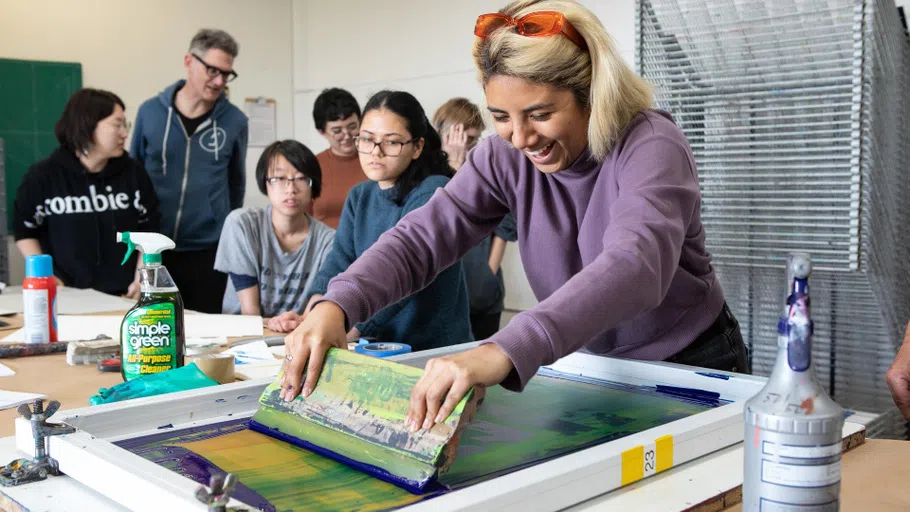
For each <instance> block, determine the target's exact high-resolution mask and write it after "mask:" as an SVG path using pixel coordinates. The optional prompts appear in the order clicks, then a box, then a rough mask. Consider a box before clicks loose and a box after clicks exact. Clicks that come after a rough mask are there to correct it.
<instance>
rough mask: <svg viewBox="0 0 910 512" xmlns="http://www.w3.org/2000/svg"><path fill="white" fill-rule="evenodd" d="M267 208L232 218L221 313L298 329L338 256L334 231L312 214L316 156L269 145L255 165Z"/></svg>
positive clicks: (221, 252) (317, 186)
mask: <svg viewBox="0 0 910 512" xmlns="http://www.w3.org/2000/svg"><path fill="white" fill-rule="evenodd" d="M256 183H257V184H258V185H259V190H261V191H262V193H263V194H265V195H266V196H268V198H269V205H268V206H266V207H264V208H242V209H239V210H234V211H233V212H231V214H230V215H228V218H227V220H226V221H225V223H224V230H222V232H221V240H220V242H219V244H218V253H217V256H216V257H215V269H216V270H218V271H220V272H224V273H225V274H227V275H228V276H229V278H230V279H229V280H228V283H227V286H226V288H225V291H224V300H223V303H222V312H224V313H228V314H238V313H240V314H244V315H261V316H263V317H265V318H268V319H269V320H268V322H267V325H268V327H269V329H271V330H273V331H277V332H289V331H291V330H293V329H294V328H295V327H297V324H298V322H299V320H300V316H299V313H302V312H303V310H304V307H305V306H306V298H307V296H308V294H309V293H310V289H311V288H312V286H313V281H314V280H315V279H316V274H317V273H318V272H319V269H320V267H321V266H322V263H323V262H324V261H325V259H326V256H327V255H328V254H329V252H331V250H332V242H333V241H334V239H335V230H334V229H332V228H330V227H328V226H326V225H325V224H323V223H322V222H320V221H318V220H316V219H314V218H313V217H312V216H310V215H309V214H308V213H307V212H306V210H307V208H309V206H310V204H311V203H312V201H313V199H315V198H317V197H319V193H320V190H321V188H322V171H321V169H320V167H319V162H318V161H317V160H316V156H315V155H313V152H312V151H310V150H309V148H307V147H306V146H304V145H303V144H301V143H299V142H297V141H295V140H283V141H278V142H273V143H272V144H271V145H269V146H268V147H267V148H266V149H265V151H263V153H262V156H261V157H259V163H258V164H257V165H256Z"/></svg>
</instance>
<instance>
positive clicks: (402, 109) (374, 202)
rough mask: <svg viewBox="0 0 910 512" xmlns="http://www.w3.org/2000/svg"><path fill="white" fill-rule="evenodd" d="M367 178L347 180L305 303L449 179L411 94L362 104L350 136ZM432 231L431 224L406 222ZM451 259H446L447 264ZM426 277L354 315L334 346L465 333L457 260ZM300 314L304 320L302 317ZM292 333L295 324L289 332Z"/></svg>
mask: <svg viewBox="0 0 910 512" xmlns="http://www.w3.org/2000/svg"><path fill="white" fill-rule="evenodd" d="M354 143H355V145H356V147H357V151H358V153H359V154H360V164H361V166H362V167H363V172H364V173H365V174H366V176H367V178H369V180H368V181H364V182H362V183H360V184H358V185H355V186H354V188H352V189H351V192H350V193H349V194H348V197H347V200H346V201H345V203H344V210H343V211H342V212H341V222H340V223H339V224H338V233H337V234H336V235H335V245H334V248H333V250H332V254H330V255H329V258H328V259H327V260H326V263H325V265H324V266H323V267H322V270H320V272H319V277H318V278H317V279H316V282H315V283H314V285H313V293H314V294H315V295H314V297H313V300H311V301H310V302H311V304H312V303H315V302H316V301H318V300H319V299H320V298H321V295H322V294H324V293H325V291H326V289H327V288H329V283H330V281H331V283H332V286H333V287H334V286H336V283H338V282H339V281H340V280H341V279H343V278H342V277H336V276H339V275H340V274H341V275H343V273H345V272H346V271H347V270H348V268H350V267H351V265H352V264H355V260H357V259H358V258H359V257H360V256H361V255H362V254H363V253H364V252H367V251H368V250H369V248H370V247H371V246H372V245H373V244H375V243H377V240H379V241H380V242H379V243H382V242H381V241H382V240H385V239H387V238H388V235H386V236H385V237H383V234H384V233H386V232H387V231H389V230H391V229H392V228H394V227H395V225H396V224H397V223H398V221H399V220H401V218H402V217H404V216H406V215H407V214H408V213H410V212H412V211H414V210H416V209H418V208H420V207H421V206H423V205H424V204H425V203H426V202H427V201H428V200H429V199H430V197H431V196H433V194H434V193H435V192H436V191H437V190H440V189H441V187H443V186H445V184H446V183H447V182H448V181H449V177H450V176H451V175H452V169H451V168H449V166H448V164H447V163H446V154H445V152H443V151H442V145H441V144H442V143H441V141H440V139H439V135H438V134H437V133H436V130H434V129H433V127H432V126H431V125H430V122H429V121H428V120H427V118H426V115H425V114H424V110H423V108H422V107H421V106H420V103H419V102H418V101H417V99H416V98H415V97H414V96H412V95H410V94H408V93H406V92H401V91H381V92H378V93H376V94H375V95H374V96H373V97H372V98H370V100H369V101H368V102H367V104H366V106H365V107H364V109H363V118H362V120H361V123H360V134H359V136H357V137H356V138H355V139H354ZM411 229H416V230H418V231H421V232H423V233H424V234H425V235H429V236H433V232H434V230H435V227H434V226H433V224H432V223H426V224H424V225H421V226H412V228H411ZM452 263H454V264H452ZM446 267H447V268H440V269H438V271H437V272H435V273H434V274H433V275H432V276H427V278H426V280H425V281H423V282H422V283H421V284H420V286H419V287H416V288H414V289H412V290H411V291H409V292H408V293H403V294H401V295H400V296H399V297H398V298H397V299H396V300H395V301H391V302H389V303H387V304H385V305H384V306H383V307H382V308H378V309H376V310H374V311H373V312H372V313H371V314H370V315H366V316H363V317H361V318H358V319H357V321H356V322H353V323H352V324H351V325H349V326H348V328H347V336H345V332H342V333H341V336H340V338H339V342H338V343H339V346H342V345H344V342H345V341H346V340H350V341H356V340H358V339H360V338H361V337H365V338H374V339H377V340H379V341H388V342H393V341H396V342H402V343H407V344H409V345H411V346H412V347H413V348H414V350H425V349H429V348H436V347H442V346H446V345H452V344H455V343H461V342H463V341H464V340H470V339H472V337H471V326H470V322H469V320H468V292H467V287H466V286H465V279H464V272H463V270H462V266H461V263H460V262H457V261H456V262H450V264H449V265H446ZM304 321H305V320H304ZM298 334H299V333H298V331H295V333H294V334H292V335H291V336H289V338H294V337H295V336H297V335H298Z"/></svg>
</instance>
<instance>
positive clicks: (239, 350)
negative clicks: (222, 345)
mask: <svg viewBox="0 0 910 512" xmlns="http://www.w3.org/2000/svg"><path fill="white" fill-rule="evenodd" d="M225 352H226V353H228V354H234V364H251V363H258V362H262V361H274V360H275V356H274V355H272V350H271V349H270V348H269V346H268V345H267V344H266V343H265V342H264V341H256V342H253V343H246V344H243V345H239V346H236V347H231V348H229V349H228V350H225Z"/></svg>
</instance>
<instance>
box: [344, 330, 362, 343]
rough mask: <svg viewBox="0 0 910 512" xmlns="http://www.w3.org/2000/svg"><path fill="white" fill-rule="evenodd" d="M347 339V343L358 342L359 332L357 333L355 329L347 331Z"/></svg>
mask: <svg viewBox="0 0 910 512" xmlns="http://www.w3.org/2000/svg"><path fill="white" fill-rule="evenodd" d="M347 338H348V343H350V342H352V341H359V340H360V331H358V330H357V328H356V327H351V330H350V331H348V335H347Z"/></svg>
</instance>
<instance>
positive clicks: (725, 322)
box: [667, 302, 752, 373]
mask: <svg viewBox="0 0 910 512" xmlns="http://www.w3.org/2000/svg"><path fill="white" fill-rule="evenodd" d="M667 361H669V362H671V363H679V364H687V365H690V366H700V367H702V368H711V369H713V370H723V371H728V372H739V373H752V369H751V368H750V367H749V356H748V354H746V344H745V343H743V335H742V333H741V332H740V330H739V322H738V321H736V317H735V316H733V313H732V312H731V311H730V308H728V307H727V303H726V302H725V303H724V308H723V309H722V310H721V312H720V315H718V316H717V319H716V320H715V321H714V323H713V324H711V326H710V327H708V328H707V329H705V331H704V332H703V333H701V335H699V336H698V338H696V339H695V341H693V342H692V343H690V344H689V346H688V347H686V348H684V349H682V350H681V351H680V352H679V353H678V354H676V355H674V356H672V357H669V358H667Z"/></svg>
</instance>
